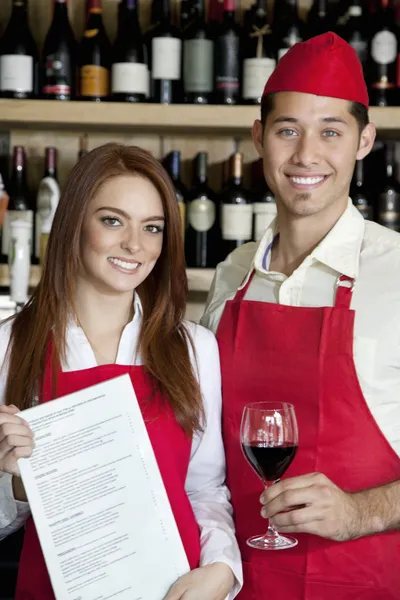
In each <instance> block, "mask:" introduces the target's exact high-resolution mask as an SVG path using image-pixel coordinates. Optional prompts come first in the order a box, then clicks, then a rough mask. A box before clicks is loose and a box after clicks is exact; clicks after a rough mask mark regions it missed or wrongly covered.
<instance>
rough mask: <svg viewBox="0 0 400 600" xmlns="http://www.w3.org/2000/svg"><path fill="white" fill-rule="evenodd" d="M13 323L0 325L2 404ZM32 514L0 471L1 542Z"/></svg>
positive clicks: (0, 392)
mask: <svg viewBox="0 0 400 600" xmlns="http://www.w3.org/2000/svg"><path fill="white" fill-rule="evenodd" d="M10 333H11V322H10V321H9V320H7V321H5V322H3V323H0V404H4V403H5V391H6V383H7V371H8V365H7V361H6V354H7V348H8V342H9V341H10ZM30 514H31V512H30V508H29V504H28V503H27V502H19V501H18V500H15V498H14V495H13V489H12V475H10V474H9V473H3V472H2V471H0V540H2V539H4V538H6V537H7V536H9V535H11V534H12V533H14V532H15V531H17V530H18V529H20V528H21V527H22V526H23V525H24V523H25V521H26V520H27V518H28V517H29V515H30Z"/></svg>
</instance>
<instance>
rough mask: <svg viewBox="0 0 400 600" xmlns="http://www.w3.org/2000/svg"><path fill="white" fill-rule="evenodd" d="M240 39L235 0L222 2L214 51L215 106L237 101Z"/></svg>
mask: <svg viewBox="0 0 400 600" xmlns="http://www.w3.org/2000/svg"><path fill="white" fill-rule="evenodd" d="M240 37H241V29H240V27H239V25H238V24H237V23H236V4H235V0H224V16H223V20H222V23H221V25H220V26H219V28H218V32H217V35H216V38H215V49H214V103H215V104H237V102H238V100H239V93H240V89H239V81H240Z"/></svg>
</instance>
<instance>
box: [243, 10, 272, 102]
mask: <svg viewBox="0 0 400 600" xmlns="http://www.w3.org/2000/svg"><path fill="white" fill-rule="evenodd" d="M244 36H245V43H244V61H243V83H242V85H243V88H242V99H243V102H244V103H245V104H261V97H262V93H263V90H264V86H265V84H266V82H267V81H268V79H269V77H270V75H271V73H272V71H273V70H274V69H275V66H276V60H275V51H274V45H273V39H272V33H271V29H270V27H269V24H268V13H267V2H266V0H257V1H256V3H255V7H254V10H253V11H252V12H251V14H250V15H249V16H248V18H247V23H246V27H245V28H244Z"/></svg>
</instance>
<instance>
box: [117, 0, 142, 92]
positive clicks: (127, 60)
mask: <svg viewBox="0 0 400 600" xmlns="http://www.w3.org/2000/svg"><path fill="white" fill-rule="evenodd" d="M119 13H120V18H119V24H118V33H117V37H116V40H115V43H114V48H113V53H112V63H113V65H112V71H111V93H112V97H113V100H115V101H123V102H144V101H145V100H146V98H147V96H148V95H149V71H148V67H147V63H146V56H145V47H144V42H143V37H142V31H141V28H140V23H139V15H138V0H122V2H121V3H120V4H119Z"/></svg>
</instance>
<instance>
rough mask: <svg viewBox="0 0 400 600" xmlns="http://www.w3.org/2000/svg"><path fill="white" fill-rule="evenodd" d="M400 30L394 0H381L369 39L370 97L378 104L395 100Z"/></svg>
mask: <svg viewBox="0 0 400 600" xmlns="http://www.w3.org/2000/svg"><path fill="white" fill-rule="evenodd" d="M398 40H399V33H398V28H397V26H396V24H395V18H394V2H393V0H380V4H379V8H378V10H377V12H376V13H375V15H374V18H373V19H372V31H371V35H370V43H369V74H368V77H369V81H370V90H369V97H370V98H369V99H370V104H371V105H375V106H390V105H394V104H395V103H396V75H397V72H396V69H397V54H398Z"/></svg>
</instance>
